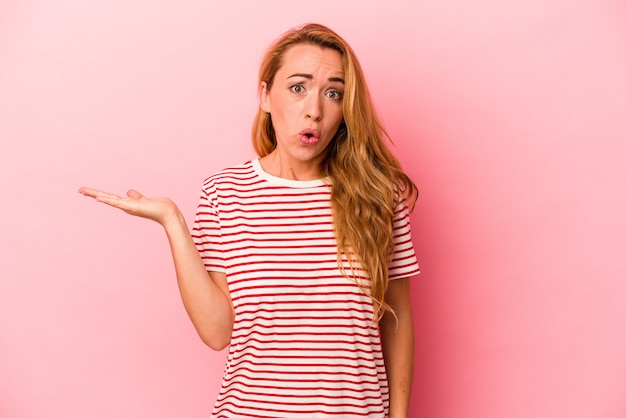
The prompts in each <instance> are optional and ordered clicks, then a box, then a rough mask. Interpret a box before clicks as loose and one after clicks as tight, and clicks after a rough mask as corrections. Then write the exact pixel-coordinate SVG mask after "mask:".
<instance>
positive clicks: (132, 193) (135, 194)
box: [126, 189, 143, 199]
mask: <svg viewBox="0 0 626 418" xmlns="http://www.w3.org/2000/svg"><path fill="white" fill-rule="evenodd" d="M126 196H128V197H130V198H132V199H141V198H142V197H143V195H142V194H141V193H139V192H138V191H137V190H133V189H130V190H129V191H127V192H126Z"/></svg>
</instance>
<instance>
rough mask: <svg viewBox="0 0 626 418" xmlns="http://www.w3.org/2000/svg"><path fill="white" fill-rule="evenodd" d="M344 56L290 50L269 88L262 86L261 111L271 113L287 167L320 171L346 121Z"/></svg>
mask: <svg viewBox="0 0 626 418" xmlns="http://www.w3.org/2000/svg"><path fill="white" fill-rule="evenodd" d="M343 92H344V73H343V62H342V57H341V54H340V53H339V52H338V51H336V50H334V49H329V48H321V47H319V46H316V45H308V44H299V45H295V46H293V47H291V48H290V49H288V50H287V52H286V53H285V55H284V56H283V65H282V67H281V68H280V69H279V70H278V72H277V73H276V75H275V76H274V80H273V83H272V86H271V88H270V89H269V90H268V88H267V84H266V83H262V84H261V95H260V100H261V109H262V110H263V111H265V112H267V113H270V114H271V118H272V125H273V127H274V131H275V132H276V149H275V150H274V152H273V153H272V154H276V153H277V154H278V157H279V160H280V162H281V165H282V166H283V167H287V166H289V167H290V168H293V167H302V166H315V167H319V165H320V163H321V161H322V160H323V158H324V155H325V151H326V149H327V148H328V144H330V142H331V140H332V138H333V137H334V136H335V133H336V132H337V129H338V128H339V126H340V125H341V122H342V120H343V105H342V100H343Z"/></svg>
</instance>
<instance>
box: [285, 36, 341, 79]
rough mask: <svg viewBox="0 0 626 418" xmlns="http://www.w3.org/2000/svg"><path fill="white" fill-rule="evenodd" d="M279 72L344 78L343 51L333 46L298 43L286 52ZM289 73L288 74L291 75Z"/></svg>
mask: <svg viewBox="0 0 626 418" xmlns="http://www.w3.org/2000/svg"><path fill="white" fill-rule="evenodd" d="M278 72H279V73H281V72H282V73H289V74H294V73H306V74H313V75H315V74H319V73H320V72H323V73H324V75H327V76H329V77H342V78H343V59H342V56H341V53H340V52H339V51H337V50H335V49H332V48H322V47H320V46H318V45H310V44H298V45H294V46H292V47H291V48H289V49H288V50H287V52H285V55H284V56H283V62H282V66H281V67H280V69H279V70H278ZM289 74H287V76H289Z"/></svg>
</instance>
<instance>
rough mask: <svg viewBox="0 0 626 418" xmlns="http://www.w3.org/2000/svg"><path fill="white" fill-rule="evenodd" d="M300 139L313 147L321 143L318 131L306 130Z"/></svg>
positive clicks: (301, 133)
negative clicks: (318, 142)
mask: <svg viewBox="0 0 626 418" xmlns="http://www.w3.org/2000/svg"><path fill="white" fill-rule="evenodd" d="M299 138H300V142H302V143H303V144H307V145H311V144H315V143H317V141H319V139H320V133H319V131H317V130H316V129H305V130H303V131H302V132H300V135H299Z"/></svg>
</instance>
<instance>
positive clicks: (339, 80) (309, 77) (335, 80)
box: [287, 73, 345, 84]
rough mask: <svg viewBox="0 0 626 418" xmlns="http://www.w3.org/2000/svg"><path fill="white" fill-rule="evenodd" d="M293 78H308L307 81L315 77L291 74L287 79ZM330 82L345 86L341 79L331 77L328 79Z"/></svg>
mask: <svg viewBox="0 0 626 418" xmlns="http://www.w3.org/2000/svg"><path fill="white" fill-rule="evenodd" d="M292 77H302V78H306V79H307V80H313V75H312V74H307V73H295V74H291V75H290V76H289V77H287V78H288V79H289V78H292ZM328 81H334V82H338V83H342V84H345V81H344V80H343V78H341V77H330V78H329V79H328Z"/></svg>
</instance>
